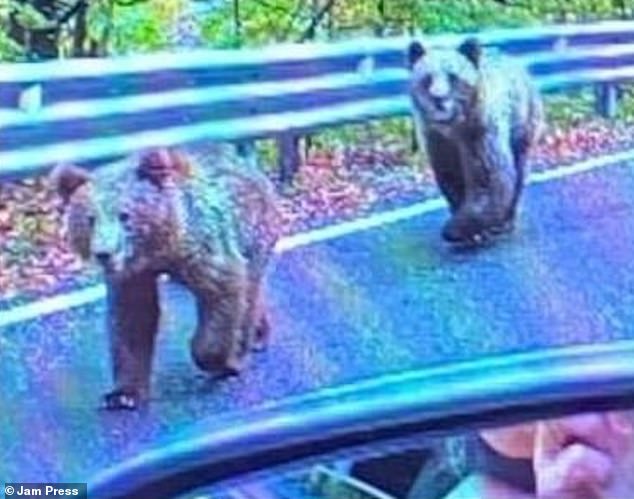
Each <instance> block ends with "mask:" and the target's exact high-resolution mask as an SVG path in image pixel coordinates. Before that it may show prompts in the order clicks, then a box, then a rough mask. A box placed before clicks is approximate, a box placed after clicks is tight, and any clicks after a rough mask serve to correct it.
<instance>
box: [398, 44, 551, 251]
mask: <svg viewBox="0 0 634 499" xmlns="http://www.w3.org/2000/svg"><path fill="white" fill-rule="evenodd" d="M408 59H409V65H410V70H411V71H410V73H411V74H410V76H411V78H410V93H411V97H412V104H413V118H414V123H415V126H416V131H417V137H418V142H419V144H420V145H421V146H424V147H426V150H427V153H428V156H429V160H430V163H431V167H432V170H433V172H434V176H435V178H436V181H437V183H438V186H439V188H440V190H441V192H442V194H443V195H444V196H445V198H446V199H447V202H448V204H449V208H450V211H451V215H452V216H451V218H450V220H449V221H448V222H447V223H446V225H445V226H444V228H443V230H442V235H443V238H444V239H445V240H447V241H449V242H453V243H468V244H472V243H480V242H483V241H485V240H487V239H488V238H489V237H490V236H492V235H495V234H500V233H505V232H511V231H512V230H513V228H514V222H515V218H516V212H517V205H518V202H519V199H520V196H521V192H522V189H523V185H524V177H525V169H526V162H527V155H528V153H529V152H530V149H531V147H532V146H533V145H534V144H535V143H536V142H537V141H538V139H539V137H540V134H541V130H542V126H543V106H542V101H541V96H540V94H539V92H538V90H537V89H536V88H535V87H534V85H533V83H532V81H531V78H530V76H529V74H528V72H527V71H526V70H525V69H524V68H523V67H521V66H520V65H518V64H517V63H515V61H513V60H511V59H510V58H508V57H504V56H502V55H496V54H492V53H491V54H489V53H486V52H485V51H484V50H483V49H482V47H481V45H480V44H479V42H478V41H477V40H475V39H473V38H469V39H467V40H466V41H464V42H463V43H462V44H461V45H460V46H459V47H458V48H457V49H453V48H430V49H429V50H428V49H426V48H424V47H423V45H422V44H421V43H420V42H418V41H414V42H412V43H411V44H410V46H409V51H408Z"/></svg>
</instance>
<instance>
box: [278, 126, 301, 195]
mask: <svg viewBox="0 0 634 499" xmlns="http://www.w3.org/2000/svg"><path fill="white" fill-rule="evenodd" d="M299 140H300V136H299V135H297V134H294V133H288V134H284V135H281V136H280V137H278V139H277V154H278V156H277V157H278V166H279V169H280V170H279V171H280V177H279V179H280V183H282V184H288V183H290V182H291V181H292V180H293V177H294V176H295V174H296V173H297V170H299V165H300V164H301V156H300V153H299Z"/></svg>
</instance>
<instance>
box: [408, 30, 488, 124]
mask: <svg viewBox="0 0 634 499" xmlns="http://www.w3.org/2000/svg"><path fill="white" fill-rule="evenodd" d="M481 56H482V48H481V45H480V43H479V42H478V41H477V40H476V39H473V38H469V39H467V40H465V41H464V42H463V43H462V44H461V45H459V46H458V47H457V48H446V47H432V48H429V49H428V48H425V47H424V46H423V45H422V44H421V43H420V42H419V41H413V42H412V43H411V44H410V46H409V48H408V54H407V59H408V65H409V68H410V93H411V96H412V99H413V104H414V107H415V110H416V111H417V112H418V113H420V114H421V117H422V118H423V120H424V121H425V123H426V124H428V125H452V124H455V123H457V122H460V121H462V120H464V119H465V118H466V117H467V116H468V115H469V113H470V112H471V110H472V108H473V107H474V105H475V102H476V101H477V97H478V93H479V81H480V79H479V67H480V63H481Z"/></svg>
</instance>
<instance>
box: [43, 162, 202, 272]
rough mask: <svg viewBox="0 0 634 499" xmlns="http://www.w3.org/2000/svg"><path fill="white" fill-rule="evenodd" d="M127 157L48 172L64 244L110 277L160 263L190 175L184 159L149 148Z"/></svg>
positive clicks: (176, 227) (176, 229) (178, 225)
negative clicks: (94, 167) (59, 205)
mask: <svg viewBox="0 0 634 499" xmlns="http://www.w3.org/2000/svg"><path fill="white" fill-rule="evenodd" d="M131 161H132V164H130V161H124V162H122V163H119V164H116V165H108V166H105V167H103V168H100V169H98V170H95V171H92V172H89V171H87V170H85V169H83V168H80V167H78V166H75V165H70V164H60V165H57V166H56V167H55V168H54V169H53V171H52V173H51V176H50V178H51V180H52V184H53V187H54V188H55V190H56V191H57V193H58V194H59V196H60V198H61V200H62V204H63V212H64V221H65V233H66V236H67V238H68V241H69V243H70V246H71V247H72V249H73V250H74V251H75V252H77V253H78V254H79V255H80V256H81V257H82V258H83V259H84V260H87V261H96V262H97V263H98V264H99V265H101V266H102V267H103V269H104V271H105V272H106V274H107V275H110V276H116V275H120V274H123V273H129V272H131V271H132V272H140V271H144V270H151V267H152V266H153V265H160V262H161V260H162V259H164V258H165V255H167V254H168V253H169V251H170V249H171V248H172V247H173V245H174V244H177V242H176V241H175V239H176V238H177V237H178V235H179V233H180V232H181V230H182V227H183V225H184V221H183V220H182V219H181V218H182V209H181V205H182V202H183V201H182V193H181V189H180V187H179V186H180V184H181V183H182V182H183V181H186V180H187V179H188V177H189V175H190V174H191V167H190V164H189V163H188V161H187V159H186V158H185V157H184V156H182V155H181V154H179V153H178V152H177V151H174V150H170V149H153V150H148V151H145V152H142V153H141V154H139V155H138V156H136V157H134V158H132V160H131Z"/></svg>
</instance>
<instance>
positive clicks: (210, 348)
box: [52, 146, 280, 409]
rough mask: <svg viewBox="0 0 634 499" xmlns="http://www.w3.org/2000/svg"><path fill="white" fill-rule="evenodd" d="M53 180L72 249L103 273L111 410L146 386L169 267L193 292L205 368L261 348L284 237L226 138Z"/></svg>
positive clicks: (233, 362) (261, 189) (223, 369)
mask: <svg viewBox="0 0 634 499" xmlns="http://www.w3.org/2000/svg"><path fill="white" fill-rule="evenodd" d="M212 149H213V148H212ZM196 156H200V157H196ZM52 179H53V182H54V185H55V187H56V189H57V192H58V193H59V194H60V196H61V197H62V199H63V201H64V204H65V219H66V227H67V234H68V236H69V240H70V243H71V246H72V247H73V249H74V250H75V251H77V252H78V253H79V254H80V255H81V256H82V257H83V258H85V259H87V260H88V259H93V258H94V259H95V260H96V261H97V262H98V263H99V264H100V265H101V267H102V268H103V270H104V275H105V279H106V284H107V289H108V305H109V319H110V324H109V328H110V342H111V355H112V361H113V375H114V389H113V391H111V392H110V393H108V394H107V395H106V396H105V406H106V407H107V408H109V409H121V408H130V409H134V408H136V407H137V405H138V404H139V403H140V402H142V401H143V400H144V399H146V398H147V396H148V394H149V385H150V376H151V368H152V358H153V352H154V345H155V337H156V333H157V331H158V326H159V312H160V304H159V294H158V287H157V286H158V283H157V278H158V276H159V274H161V273H167V274H169V275H171V276H172V277H173V278H174V279H175V280H177V281H180V282H181V283H183V284H184V285H185V286H186V287H187V288H188V289H189V290H190V291H191V292H192V293H193V295H194V298H195V300H196V306H197V309H198V324H197V329H196V331H195V334H194V335H193V337H192V339H191V353H192V357H193V360H194V362H195V363H196V365H197V366H198V367H199V368H201V369H203V370H205V371H208V372H212V373H215V374H220V375H231V374H237V373H238V372H239V371H240V369H241V367H242V362H243V360H244V357H245V355H246V353H247V351H248V350H250V349H256V348H259V347H263V346H264V344H265V342H266V341H267V339H268V333H269V323H268V319H267V315H266V311H265V307H264V303H263V296H262V281H263V278H264V275H265V271H266V269H267V266H268V264H269V261H270V259H271V256H272V253H273V249H274V246H275V244H276V242H277V240H278V238H279V237H280V233H279V230H280V223H279V213H278V211H277V207H276V196H275V193H274V189H273V187H272V185H271V184H270V182H269V181H268V179H267V178H266V177H265V176H264V174H262V173H261V172H259V171H258V170H257V169H253V168H247V167H246V166H243V165H242V166H241V165H240V160H239V158H238V157H237V155H234V154H231V153H228V152H227V149H226V148H225V149H223V148H222V146H219V147H218V149H213V151H212V152H210V151H206V153H205V154H204V156H203V155H202V154H200V150H199V152H198V154H195V153H194V150H192V151H189V152H184V151H179V150H176V149H169V148H162V149H161V148H159V149H154V150H149V151H146V152H144V153H142V154H139V155H138V156H136V157H134V158H132V161H131V164H130V161H128V162H123V163H121V164H116V165H108V166H106V167H103V168H101V169H99V170H97V171H95V172H92V173H88V172H87V171H85V170H83V169H81V168H78V167H75V166H72V165H58V166H57V167H56V168H55V169H54V171H53V173H52Z"/></svg>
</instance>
